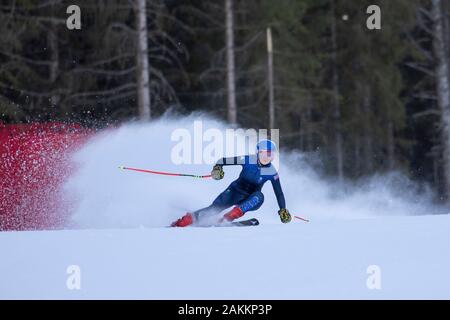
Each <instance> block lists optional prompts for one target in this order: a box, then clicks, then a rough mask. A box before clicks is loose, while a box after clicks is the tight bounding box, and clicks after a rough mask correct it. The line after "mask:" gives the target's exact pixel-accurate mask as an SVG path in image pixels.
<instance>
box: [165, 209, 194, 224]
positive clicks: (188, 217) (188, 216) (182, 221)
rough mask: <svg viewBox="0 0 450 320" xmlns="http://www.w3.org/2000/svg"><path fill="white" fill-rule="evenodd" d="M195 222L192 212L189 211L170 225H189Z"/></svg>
mask: <svg viewBox="0 0 450 320" xmlns="http://www.w3.org/2000/svg"><path fill="white" fill-rule="evenodd" d="M193 223H194V219H193V217H192V214H190V213H189V212H188V213H186V214H185V215H184V216H182V217H181V218H180V219H178V220H177V221H175V222H172V224H171V225H170V226H171V227H187V226H190V225H191V224H193Z"/></svg>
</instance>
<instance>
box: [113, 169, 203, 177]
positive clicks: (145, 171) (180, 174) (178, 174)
mask: <svg viewBox="0 0 450 320" xmlns="http://www.w3.org/2000/svg"><path fill="white" fill-rule="evenodd" d="M119 169H122V170H130V171H137V172H143V173H152V174H160V175H164V176H173V177H191V178H200V179H207V178H211V175H210V174H209V175H204V176H198V175H194V174H185V173H172V172H162V171H153V170H146V169H137V168H129V167H125V166H120V167H119Z"/></svg>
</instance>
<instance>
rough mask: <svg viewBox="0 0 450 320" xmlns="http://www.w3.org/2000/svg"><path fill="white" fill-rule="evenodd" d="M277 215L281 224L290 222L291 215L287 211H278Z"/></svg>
mask: <svg viewBox="0 0 450 320" xmlns="http://www.w3.org/2000/svg"><path fill="white" fill-rule="evenodd" d="M278 215H279V216H280V220H281V222H283V223H289V222H291V220H292V217H291V214H290V213H289V211H288V210H287V209H284V208H283V209H280V210H278Z"/></svg>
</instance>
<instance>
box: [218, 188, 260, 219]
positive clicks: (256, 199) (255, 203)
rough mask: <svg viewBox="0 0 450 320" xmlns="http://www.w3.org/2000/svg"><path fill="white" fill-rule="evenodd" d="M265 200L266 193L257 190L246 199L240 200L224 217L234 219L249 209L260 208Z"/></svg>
mask: <svg viewBox="0 0 450 320" xmlns="http://www.w3.org/2000/svg"><path fill="white" fill-rule="evenodd" d="M263 202H264V195H263V193H262V192H261V191H256V192H254V193H252V194H251V195H250V196H248V197H247V198H246V199H244V200H242V201H241V202H239V204H238V205H237V206H236V207H234V208H233V209H232V210H231V211H229V212H227V213H226V214H225V215H224V216H223V219H225V220H227V221H233V220H234V219H237V218H240V217H242V216H243V215H244V214H245V213H246V212H248V211H255V210H258V209H259V208H260V207H261V205H262V204H263Z"/></svg>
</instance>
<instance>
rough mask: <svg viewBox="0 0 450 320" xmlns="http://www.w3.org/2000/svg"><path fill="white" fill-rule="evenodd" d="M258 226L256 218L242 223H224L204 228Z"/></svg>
mask: <svg viewBox="0 0 450 320" xmlns="http://www.w3.org/2000/svg"><path fill="white" fill-rule="evenodd" d="M257 225H259V220H258V219H256V218H252V219H248V220H242V221H233V222H224V223H219V224H213V225H210V226H206V227H253V226H257Z"/></svg>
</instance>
